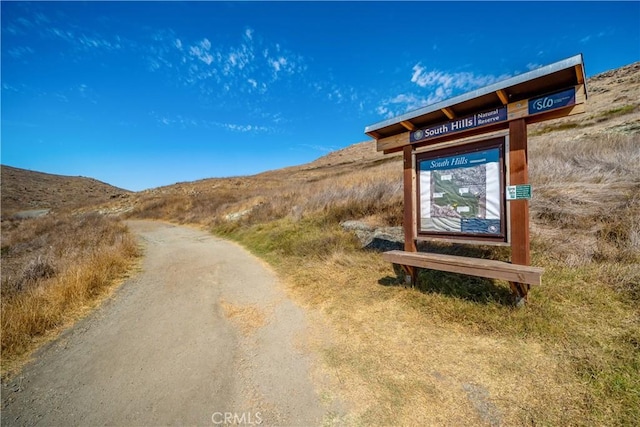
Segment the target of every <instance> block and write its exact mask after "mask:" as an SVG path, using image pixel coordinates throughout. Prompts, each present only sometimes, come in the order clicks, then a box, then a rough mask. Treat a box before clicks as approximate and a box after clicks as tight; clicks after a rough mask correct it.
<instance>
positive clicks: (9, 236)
mask: <svg viewBox="0 0 640 427" xmlns="http://www.w3.org/2000/svg"><path fill="white" fill-rule="evenodd" d="M138 255H139V249H138V246H137V244H136V242H135V241H134V239H133V238H132V237H131V236H130V235H129V234H128V232H127V230H126V228H125V226H124V225H122V224H121V223H120V222H117V221H115V220H113V219H107V218H104V217H101V216H99V215H96V214H90V215H76V216H70V215H52V214H50V215H47V216H44V217H40V218H34V219H25V220H21V221H8V220H7V221H3V223H2V288H1V291H2V373H3V375H5V374H7V373H8V372H9V371H11V370H12V369H13V368H15V367H16V366H17V365H19V364H20V363H21V362H23V361H24V359H25V357H27V356H28V354H29V352H30V351H32V350H33V349H35V347H36V346H37V344H39V343H41V342H42V340H43V339H46V338H47V337H49V336H51V335H52V334H55V333H57V332H59V331H60V330H61V328H62V327H63V326H66V325H68V324H69V323H70V322H72V321H73V320H75V319H77V318H78V317H79V316H80V315H82V314H85V313H86V311H87V310H88V309H89V308H91V307H93V306H94V305H95V303H96V302H97V301H98V300H99V299H100V298H102V297H104V296H105V295H106V294H107V293H108V292H109V291H110V290H111V289H112V287H113V285H114V284H116V281H117V280H118V279H121V278H122V277H123V274H124V273H125V272H126V271H127V270H128V269H129V268H130V267H131V266H132V262H133V261H134V260H135V258H136V257H137V256H138Z"/></svg>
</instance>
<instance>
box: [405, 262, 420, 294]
mask: <svg viewBox="0 0 640 427" xmlns="http://www.w3.org/2000/svg"><path fill="white" fill-rule="evenodd" d="M401 267H402V270H403V271H404V272H405V274H406V275H405V278H404V280H405V287H406V286H407V285H411V287H412V288H413V287H414V286H415V285H416V280H417V279H418V269H417V268H416V267H412V266H410V265H402V266H401Z"/></svg>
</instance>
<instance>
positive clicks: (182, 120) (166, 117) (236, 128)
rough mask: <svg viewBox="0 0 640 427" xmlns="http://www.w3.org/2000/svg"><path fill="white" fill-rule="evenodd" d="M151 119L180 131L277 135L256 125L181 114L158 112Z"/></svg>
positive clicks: (267, 127) (273, 131) (270, 128)
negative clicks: (211, 130)
mask: <svg viewBox="0 0 640 427" xmlns="http://www.w3.org/2000/svg"><path fill="white" fill-rule="evenodd" d="M149 115H150V116H151V118H152V119H153V120H154V121H155V122H156V123H157V124H158V125H160V126H167V127H177V128H180V129H196V128H202V129H214V128H218V129H225V130H228V131H231V132H235V133H275V128H273V127H271V126H264V125H260V124H255V123H239V122H220V121H215V120H202V119H195V118H192V117H187V116H183V115H181V114H178V115H171V114H160V113H158V112H156V111H152V112H150V113H149Z"/></svg>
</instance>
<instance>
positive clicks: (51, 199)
mask: <svg viewBox="0 0 640 427" xmlns="http://www.w3.org/2000/svg"><path fill="white" fill-rule="evenodd" d="M0 176H1V178H2V194H1V198H2V217H3V218H9V217H10V216H12V215H13V214H14V213H16V212H18V211H23V210H32V209H55V210H58V211H59V210H63V209H67V210H68V209H77V208H80V207H85V206H91V205H95V204H97V203H102V202H105V201H108V200H114V199H120V198H122V199H126V198H128V197H129V196H130V194H131V193H130V192H129V191H127V190H123V189H121V188H117V187H113V186H111V185H108V184H105V183H104V182H100V181H98V180H95V179H92V178H84V177H79V176H62V175H53V174H48V173H42V172H34V171H29V170H25V169H19V168H13V167H10V166H5V165H2V166H1V167H0Z"/></svg>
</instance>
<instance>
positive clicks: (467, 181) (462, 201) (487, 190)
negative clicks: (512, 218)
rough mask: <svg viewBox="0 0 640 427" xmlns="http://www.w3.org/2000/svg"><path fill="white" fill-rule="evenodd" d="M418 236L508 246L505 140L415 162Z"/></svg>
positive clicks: (429, 154)
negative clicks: (458, 238)
mask: <svg viewBox="0 0 640 427" xmlns="http://www.w3.org/2000/svg"><path fill="white" fill-rule="evenodd" d="M416 161H417V169H418V217H419V218H418V234H421V235H432V236H445V237H465V238H479V239H490V240H503V241H506V232H505V215H504V138H498V139H493V140H490V141H483V142H481V143H477V144H473V145H470V146H463V147H457V148H456V149H454V150H452V149H449V150H438V151H431V152H427V153H422V154H419V155H417V156H416Z"/></svg>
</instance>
